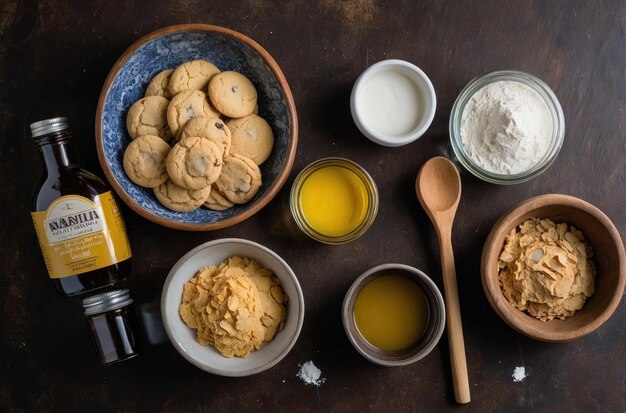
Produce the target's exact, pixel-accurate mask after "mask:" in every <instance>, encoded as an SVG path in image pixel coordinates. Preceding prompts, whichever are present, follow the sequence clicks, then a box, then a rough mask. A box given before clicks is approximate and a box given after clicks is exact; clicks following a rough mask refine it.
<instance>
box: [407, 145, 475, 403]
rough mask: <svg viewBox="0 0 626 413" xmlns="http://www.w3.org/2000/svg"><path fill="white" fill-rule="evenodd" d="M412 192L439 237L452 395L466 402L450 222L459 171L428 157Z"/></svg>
mask: <svg viewBox="0 0 626 413" xmlns="http://www.w3.org/2000/svg"><path fill="white" fill-rule="evenodd" d="M415 192H416V193H417V198H418V199H419V201H420V204H422V208H424V210H425V211H426V213H427V214H428V217H429V218H430V220H431V221H432V223H433V225H434V226H435V229H436V231H437V237H438V238H439V250H440V252H441V272H442V275H443V287H444V297H445V301H446V307H447V308H446V317H447V325H448V342H449V343H450V364H451V365H452V383H453V386H454V397H455V399H456V401H457V403H469V401H470V390H469V381H468V378H467V363H466V361H465V344H464V342H463V325H462V324H461V309H460V306H459V292H458V287H457V283H456V271H455V269H454V253H453V251H452V223H453V221H454V214H455V213H456V209H457V207H458V206H459V200H460V199H461V177H460V176H459V171H458V170H457V169H456V167H455V166H454V164H453V163H452V162H451V161H450V160H449V159H447V158H444V157H443V156H436V157H434V158H432V159H430V160H428V161H427V162H426V163H425V164H424V166H422V169H420V171H419V174H417V179H416V180H415Z"/></svg>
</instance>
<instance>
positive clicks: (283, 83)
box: [95, 23, 298, 231]
mask: <svg viewBox="0 0 626 413" xmlns="http://www.w3.org/2000/svg"><path fill="white" fill-rule="evenodd" d="M181 32H207V33H214V34H218V35H222V36H226V37H230V38H232V39H234V40H236V41H239V42H241V43H244V44H246V45H247V46H248V47H250V48H251V49H252V50H254V51H255V52H256V53H257V54H258V55H259V56H260V57H261V59H263V60H264V61H265V63H266V64H267V66H268V68H269V69H270V71H271V72H272V74H273V75H274V77H275V78H276V81H277V83H278V84H279V86H280V88H281V89H282V92H283V95H284V98H285V106H286V108H287V112H288V116H289V146H288V148H287V152H286V153H287V156H286V158H285V160H284V162H283V167H282V169H281V171H280V173H279V175H278V177H277V178H276V180H275V181H274V183H273V184H272V186H271V187H270V188H269V189H268V190H267V192H266V193H265V194H264V195H263V196H262V197H261V198H259V199H258V200H257V201H256V202H255V203H254V204H253V205H252V206H251V207H250V208H248V209H246V210H245V211H242V212H241V213H239V214H236V215H233V216H231V217H229V218H226V219H224V220H220V221H217V222H212V223H204V224H195V223H187V222H178V221H173V220H171V219H168V218H164V217H161V216H159V215H157V214H155V213H152V212H150V211H147V210H145V209H144V208H142V207H141V206H140V205H139V204H138V203H137V202H136V201H135V199H133V198H132V197H131V196H130V195H129V194H128V193H127V192H126V190H125V189H124V188H123V187H122V185H121V184H120V183H119V182H118V181H117V179H116V178H115V176H114V175H113V172H112V171H111V167H110V165H109V163H108V162H107V157H106V153H105V149H104V138H103V122H104V106H105V103H106V100H107V97H108V95H109V92H110V90H111V85H112V84H113V81H114V80H115V78H116V77H117V74H118V72H119V70H120V69H121V67H122V66H123V65H124V64H125V63H126V62H127V61H128V59H129V58H130V57H131V56H132V55H133V54H134V53H135V52H136V51H137V50H138V49H139V48H140V47H142V46H143V45H145V44H146V43H148V42H150V41H152V40H154V39H157V38H159V37H162V36H166V35H170V34H175V33H181ZM95 123H96V124H95V139H96V149H97V152H98V160H99V162H100V166H101V167H102V170H103V172H104V174H105V176H106V179H107V181H108V182H109V183H110V184H111V187H112V188H113V190H114V191H115V192H116V193H117V195H118V196H119V197H120V198H121V199H122V201H124V203H125V204H126V205H128V207H130V208H131V209H132V210H133V211H134V212H136V213H137V214H139V215H140V216H142V217H143V218H146V219H148V220H150V221H152V222H154V223H156V224H159V225H162V226H165V227H168V228H174V229H178V230H185V231H212V230H217V229H221V228H226V227H229V226H232V225H235V224H238V223H240V222H242V221H244V220H246V219H247V218H249V217H251V216H252V215H254V214H256V213H257V212H258V211H260V210H261V209H262V208H263V207H264V206H265V205H267V204H268V203H269V202H270V201H271V200H272V199H273V198H274V197H275V196H276V194H278V191H280V189H281V188H282V187H283V185H284V184H285V183H286V182H287V178H288V177H289V174H290V173H291V169H292V168H293V164H294V160H295V157H296V148H297V146H298V115H297V112H296V105H295V101H294V98H293V95H292V93H291V89H290V88H289V84H288V83H287V79H286V78H285V75H284V74H283V72H282V70H281V69H280V67H279V66H278V63H276V61H275V60H274V58H273V57H272V56H271V55H270V54H269V53H268V52H267V51H266V50H265V49H264V48H263V47H262V46H261V45H260V44H258V43H257V42H255V41H254V40H252V39H251V38H249V37H247V36H246V35H244V34H242V33H239V32H236V31H234V30H230V29H226V28H224V27H220V26H214V25H209V24H202V23H193V24H179V25H173V26H167V27H163V28H160V29H157V30H155V31H153V32H150V33H148V34H146V35H145V36H143V37H141V38H140V39H139V40H136V41H135V42H134V43H133V44H131V45H130V47H128V49H126V50H125V51H124V53H123V54H122V55H121V56H120V57H119V59H117V61H116V62H115V64H114V65H113V67H112V68H111V70H110V71H109V74H108V76H107V78H106V80H105V82H104V85H103V86H102V90H101V92H100V98H99V99H98V107H97V110H96V122H95Z"/></svg>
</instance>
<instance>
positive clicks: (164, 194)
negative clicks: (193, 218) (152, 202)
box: [154, 179, 211, 212]
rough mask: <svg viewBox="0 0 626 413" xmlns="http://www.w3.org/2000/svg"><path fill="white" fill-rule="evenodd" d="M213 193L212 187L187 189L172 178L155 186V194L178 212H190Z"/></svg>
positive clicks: (162, 202)
mask: <svg viewBox="0 0 626 413" xmlns="http://www.w3.org/2000/svg"><path fill="white" fill-rule="evenodd" d="M210 193H211V187H210V186H207V187H206V188H202V189H185V188H181V187H180V186H178V185H176V184H175V183H174V182H172V180H171V179H168V180H167V181H165V183H163V184H161V185H159V186H157V187H155V188H154V195H155V196H156V197H157V199H158V200H159V202H161V204H163V206H164V207H166V208H169V209H171V210H172V211H177V212H189V211H193V210H194V209H198V208H199V207H200V206H201V205H202V204H204V202H205V201H206V199H207V198H208V196H209V194H210Z"/></svg>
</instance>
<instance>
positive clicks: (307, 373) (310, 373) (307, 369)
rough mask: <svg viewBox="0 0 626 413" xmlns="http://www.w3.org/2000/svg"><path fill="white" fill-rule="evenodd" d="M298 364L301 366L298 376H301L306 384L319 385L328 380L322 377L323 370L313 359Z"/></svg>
mask: <svg viewBox="0 0 626 413" xmlns="http://www.w3.org/2000/svg"><path fill="white" fill-rule="evenodd" d="M298 366H299V367H300V371H298V377H300V378H301V379H302V381H304V383H305V384H313V385H315V386H318V387H319V386H320V385H321V384H322V383H324V382H325V381H326V379H325V378H322V371H321V370H320V369H318V368H317V367H316V366H315V364H313V362H312V361H307V362H306V363H303V364H299V365H298Z"/></svg>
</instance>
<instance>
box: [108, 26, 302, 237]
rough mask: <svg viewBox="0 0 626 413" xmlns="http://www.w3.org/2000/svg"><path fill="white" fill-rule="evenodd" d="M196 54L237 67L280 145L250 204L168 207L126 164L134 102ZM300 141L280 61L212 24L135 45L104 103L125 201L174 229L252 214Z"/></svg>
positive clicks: (278, 181)
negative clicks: (161, 76) (138, 182)
mask: <svg viewBox="0 0 626 413" xmlns="http://www.w3.org/2000/svg"><path fill="white" fill-rule="evenodd" d="M193 59H206V60H209V61H211V62H213V63H214V64H215V65H216V66H218V67H219V68H220V69H221V70H235V71H238V72H240V73H243V74H244V75H246V76H247V77H248V78H249V79H250V80H251V81H252V83H253V84H254V85H255V87H256V89H257V92H258V96H259V98H258V99H259V100H258V106H259V115H260V116H261V117H263V118H265V119H266V120H267V121H268V123H269V124H270V126H271V127H272V130H273V132H274V148H273V150H272V153H271V155H270V157H269V159H268V160H267V161H265V162H264V163H263V164H262V165H261V167H260V168H261V175H262V179H263V184H262V186H261V189H260V190H259V193H258V194H257V195H256V196H255V197H254V199H252V200H251V201H250V202H249V203H247V204H243V205H236V206H235V207H233V208H229V209H227V210H225V211H211V210H208V209H206V208H204V207H201V208H199V209H197V210H195V211H191V212H186V213H181V212H175V211H171V210H169V209H167V208H165V207H164V206H163V205H161V203H159V201H158V200H157V199H156V197H155V196H154V193H153V191H152V189H147V188H142V187H140V186H138V185H136V184H135V183H133V182H132V181H131V180H130V179H129V178H128V176H126V173H125V172H124V168H123V154H124V150H125V148H126V146H127V145H128V143H129V142H130V141H131V138H130V136H129V135H128V132H127V130H126V116H127V113H128V109H129V108H130V106H131V105H132V104H133V103H134V102H135V101H137V100H138V99H139V98H141V97H143V95H144V93H145V90H146V87H147V85H148V83H149V82H150V80H151V79H152V77H153V76H154V75H155V74H157V73H159V72H160V71H162V70H165V69H170V68H175V67H177V66H178V65H179V64H181V63H183V62H185V61H188V60H193ZM297 142H298V119H297V114H296V106H295V103H294V100H293V96H292V94H291V90H290V89H289V85H288V84H287V80H286V79H285V76H284V75H283V72H282V71H281V70H280V67H279V66H278V64H277V63H276V62H275V61H274V59H273V58H272V57H271V56H270V54H269V53H268V52H267V51H266V50H265V49H263V48H262V47H261V46H260V45H259V44H258V43H256V42H255V41H254V40H252V39H250V38H248V37H246V36H244V35H243V34H241V33H238V32H235V31H232V30H229V29H225V28H222V27H217V26H209V25H206V24H184V25H178V26H170V27H166V28H163V29H160V30H157V31H155V32H152V33H150V34H148V35H146V36H144V37H142V38H141V39H139V40H137V41H136V42H135V43H133V44H132V45H131V46H130V47H129V48H128V50H126V52H124V54H123V55H122V56H121V57H120V58H119V59H118V61H117V62H116V63H115V65H114V66H113V68H112V69H111V71H110V73H109V75H108V77H107V79H106V81H105V83H104V86H103V87H102V92H101V94H100V100H99V102H98V110H97V113H96V146H97V149H98V158H99V160H100V164H101V165H102V169H103V170H104V173H105V175H106V178H107V180H108V181H109V182H110V183H111V186H112V187H113V189H114V190H115V192H117V194H118V195H119V196H120V198H122V200H123V201H124V202H125V203H126V204H127V205H128V206H129V207H130V208H131V209H132V210H133V211H135V212H136V213H138V214H139V215H141V216H142V217H144V218H146V219H149V220H150V221H153V222H156V223H157V224H160V225H164V226H167V227H170V228H175V229H181V230H189V231H207V230H215V229H220V228H224V227H227V226H230V225H234V224H236V223H239V222H241V221H243V220H245V219H246V218H249V217H250V216H252V215H253V214H255V213H256V212H258V211H259V210H260V209H261V208H263V207H264V206H265V205H266V204H267V203H268V202H269V201H270V200H271V199H272V198H273V197H274V196H275V195H276V194H277V193H278V191H279V190H280V188H281V187H282V186H283V184H284V183H285V181H286V180H287V178H288V176H289V173H290V171H291V168H292V166H293V162H294V158H295V155H296V146H297Z"/></svg>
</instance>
